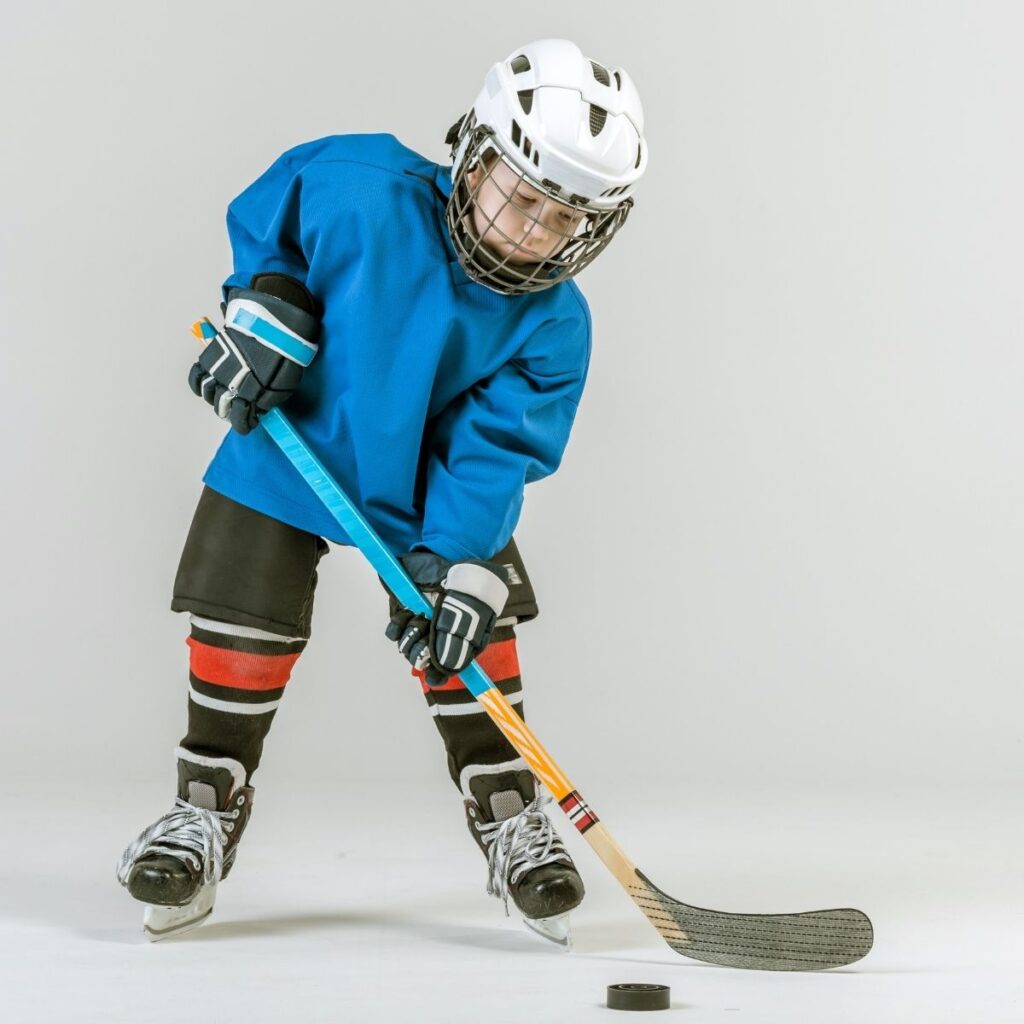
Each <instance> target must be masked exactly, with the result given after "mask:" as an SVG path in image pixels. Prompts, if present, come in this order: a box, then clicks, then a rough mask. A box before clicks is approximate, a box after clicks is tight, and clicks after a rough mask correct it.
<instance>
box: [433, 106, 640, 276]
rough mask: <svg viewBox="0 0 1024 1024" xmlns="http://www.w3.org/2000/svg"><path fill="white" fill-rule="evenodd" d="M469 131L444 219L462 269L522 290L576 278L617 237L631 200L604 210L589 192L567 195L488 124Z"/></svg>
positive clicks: (457, 147) (457, 143)
mask: <svg viewBox="0 0 1024 1024" xmlns="http://www.w3.org/2000/svg"><path fill="white" fill-rule="evenodd" d="M464 134H465V133H464V132H460V133H459V135H460V136H462V135H464ZM468 135H469V137H468V139H466V140H465V149H464V151H463V153H462V159H461V161H460V162H459V165H458V170H457V171H456V173H455V176H454V179H453V182H452V194H451V197H450V198H449V200H448V204H447V206H446V208H445V216H446V219H447V222H448V230H449V232H450V234H451V238H452V244H453V245H454V247H455V251H456V254H457V255H458V258H459V262H460V263H461V264H462V267H463V269H464V270H465V271H466V273H467V274H468V275H469V276H470V277H471V278H472V279H473V280H474V281H477V282H479V283H480V284H482V285H484V286H485V287H487V288H490V289H491V290H492V291H496V292H499V293H501V294H503V295H522V294H525V293H528V292H537V291H543V290H544V289H545V288H551V287H553V286H554V285H556V284H559V283H561V282H562V281H567V280H568V279H569V278H570V277H575V276H576V274H578V273H579V272H580V271H581V270H582V269H583V268H584V267H586V266H587V265H588V264H589V263H590V262H591V261H592V260H594V259H596V258H597V256H598V254H599V253H600V252H601V251H602V250H603V249H604V247H605V246H606V245H607V244H608V243H609V242H610V241H611V240H612V236H613V235H614V234H615V232H616V231H618V229H619V228H620V227H621V226H622V224H623V223H624V222H625V220H626V217H627V216H628V214H629V211H630V209H631V208H632V206H633V200H632V199H625V200H623V201H622V202H621V203H619V204H618V205H617V206H612V207H611V208H608V207H607V206H605V207H604V208H598V207H596V206H595V205H593V204H591V202H590V200H588V199H587V198H585V197H583V196H578V195H568V194H565V193H564V192H563V190H562V189H561V188H560V186H559V185H558V184H557V183H555V182H552V181H548V180H546V179H544V180H542V181H538V180H536V179H534V178H532V177H531V176H529V175H527V174H525V173H524V172H523V171H522V170H520V169H519V167H517V166H516V165H515V163H514V162H513V161H512V160H511V159H510V158H509V157H508V155H507V154H506V153H505V152H504V151H503V150H502V148H501V146H500V144H499V142H498V141H497V140H496V138H495V137H494V133H493V132H492V130H491V129H490V128H489V127H487V126H486V125H475V126H471V127H470V129H469V132H468ZM462 144H463V139H462V138H461V137H460V138H459V139H458V140H455V144H454V146H453V148H454V150H455V151H456V152H458V150H459V149H460V148H461V147H462ZM499 168H502V169H503V170H499ZM471 176H472V177H473V178H474V179H475V180H474V181H473V182H472V183H471V181H470V178H471ZM605 202H606V203H607V199H606V200H605Z"/></svg>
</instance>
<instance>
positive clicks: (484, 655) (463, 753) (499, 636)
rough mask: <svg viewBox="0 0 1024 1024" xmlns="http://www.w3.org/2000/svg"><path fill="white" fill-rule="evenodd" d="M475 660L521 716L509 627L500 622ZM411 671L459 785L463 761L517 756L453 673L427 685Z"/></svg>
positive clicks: (488, 761)
mask: <svg viewBox="0 0 1024 1024" xmlns="http://www.w3.org/2000/svg"><path fill="white" fill-rule="evenodd" d="M477 663H478V664H479V665H480V667H481V668H482V669H483V670H484V671H485V672H486V673H487V675H488V676H489V677H490V678H491V681H492V682H493V683H494V684H495V686H497V688H498V689H499V690H500V691H501V692H502V693H503V694H504V695H505V697H506V698H507V699H508V702H509V703H510V704H511V705H512V706H513V707H514V708H515V709H516V711H518V712H519V714H520V715H521V716H522V714H523V682H522V677H521V676H520V674H519V656H518V653H517V651H516V636H515V630H514V627H512V626H499V627H498V628H497V629H496V630H495V631H494V635H493V638H492V640H491V642H490V643H489V644H488V645H487V647H485V648H484V650H483V651H481V653H480V656H479V657H478V658H477ZM413 675H415V676H416V677H417V678H418V679H419V681H420V685H421V686H422V687H423V694H424V696H425V697H426V700H427V706H428V707H429V708H430V713H431V715H433V717H434V724H435V725H436V726H437V730H438V732H439V733H440V734H441V739H442V740H443V741H444V746H445V750H446V751H447V753H448V772H449V774H450V775H451V777H452V781H453V782H454V783H455V784H456V785H457V786H459V787H460V789H461V788H462V787H461V783H460V780H461V776H462V772H463V769H465V768H466V767H467V766H469V765H477V766H480V765H499V764H505V763H507V762H510V761H513V760H515V759H517V758H518V757H519V755H518V754H517V753H516V751H515V748H514V747H513V746H512V744H511V743H509V741H508V740H507V739H505V737H504V736H503V735H502V733H501V730H499V729H498V727H497V726H496V725H495V724H494V722H493V721H492V720H491V718H490V716H489V715H488V714H487V712H486V711H485V710H484V708H483V705H482V704H480V703H479V701H477V700H476V698H475V697H474V696H473V695H472V694H471V693H470V692H469V690H467V689H466V686H465V684H464V683H463V682H462V680H461V679H460V678H459V677H458V676H452V677H451V678H450V679H449V680H447V682H445V684H444V685H443V686H433V687H431V686H427V684H426V680H425V678H424V674H423V673H422V672H417V671H414V672H413Z"/></svg>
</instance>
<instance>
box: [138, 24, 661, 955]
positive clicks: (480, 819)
mask: <svg viewBox="0 0 1024 1024" xmlns="http://www.w3.org/2000/svg"><path fill="white" fill-rule="evenodd" d="M447 141H448V143H449V144H450V145H451V146H452V158H453V162H452V166H451V167H450V168H449V167H446V166H440V165H437V164H434V163H432V162H430V161H428V160H426V159H424V158H423V157H421V156H419V155H417V154H416V153H414V152H412V151H411V150H409V149H407V148H406V147H405V146H403V145H401V144H400V143H399V142H398V141H397V140H396V139H395V138H394V137H392V136H390V135H350V136H333V137H329V138H325V139H321V140H318V141H316V142H311V143H307V144H305V145H301V146H298V147H297V148H295V149H292V150H290V151H289V152H287V153H285V154H284V155H283V156H282V157H280V159H278V160H277V161H276V162H275V163H274V164H273V166H271V167H270V169H269V170H268V171H267V172H266V173H265V174H264V175H263V176H262V177H261V178H259V179H258V180H257V181H256V182H255V183H254V184H253V185H251V186H250V187H249V188H248V189H246V190H245V191H244V192H243V193H242V194H241V195H240V196H239V197H238V198H237V199H235V200H234V202H232V203H231V205H230V207H229V209H228V230H229V234H230V237H231V243H232V247H233V251H234V266H235V272H234V273H233V274H232V275H231V276H230V277H229V278H228V280H227V281H226V282H225V284H224V298H225V302H226V306H225V323H226V324H230V325H231V326H228V327H225V329H224V330H223V331H222V332H220V333H219V334H218V336H217V337H215V338H214V339H213V340H212V341H211V342H210V343H209V345H208V346H207V347H206V348H205V349H204V350H203V352H202V354H201V355H200V357H199V360H198V362H197V363H196V365H195V366H193V368H192V371H191V374H190V377H189V383H190V385H191V387H192V389H193V391H195V393H196V394H197V395H200V396H201V397H203V398H204V399H205V400H206V401H207V402H209V403H210V404H211V405H212V406H213V407H214V409H215V410H216V412H217V414H218V415H219V416H221V417H222V418H223V419H225V420H227V421H228V422H229V423H230V424H231V427H232V428H233V429H232V430H231V431H229V433H228V436H227V437H226V438H225V440H224V442H223V444H222V445H221V447H220V449H219V451H218V452H217V454H216V456H215V457H214V460H213V462H212V463H211V465H210V467H209V469H208V470H207V472H206V476H205V477H204V481H205V484H206V487H205V489H204V491H203V493H202V496H201V497H200V500H199V505H198V508H197V509H196V513H195V517H194V520H193V523H192V527H191V530H190V532H189V536H188V539H187V541H186V544H185V549H184V551H183V553H182V557H181V563H180V566H179V568H178V573H177V578H176V580H175V585H174V597H173V601H172V605H171V607H172V608H173V609H174V610H175V611H185V612H188V613H189V615H190V621H191V635H190V636H189V638H188V641H187V642H188V646H189V649H190V659H189V669H190V671H189V679H190V692H189V704H188V732H187V734H186V735H185V737H184V738H183V740H182V742H181V746H180V747H179V748H178V749H177V751H176V756H177V761H178V798H177V800H176V801H175V804H174V807H173V808H172V810H171V811H169V812H168V813H167V814H165V815H164V816H163V817H162V818H160V819H159V820H158V821H157V822H156V823H155V824H154V825H152V826H150V828H148V829H147V830H145V831H144V832H143V833H142V834H141V835H140V836H139V837H138V839H136V840H135V841H134V842H133V843H132V844H131V845H130V846H129V847H128V849H126V850H125V852H124V855H123V857H122V859H121V863H120V865H119V868H118V878H119V880H120V881H121V883H122V884H124V885H125V886H126V887H127V888H128V891H129V892H130V893H131V895H132V896H134V897H135V898H136V899H138V900H140V901H142V902H144V903H146V904H147V905H148V906H147V911H146V921H145V928H146V932H147V935H149V937H150V938H153V939H159V938H163V937H165V936H167V935H170V934H175V933H177V932H180V931H183V930H185V929H186V928H190V927H194V926H195V925H196V924H198V923H200V922H201V921H202V920H203V919H204V918H205V917H206V916H207V915H208V914H209V913H210V911H211V910H212V907H213V898H214V893H215V889H216V884H217V882H218V881H219V880H220V879H221V878H223V877H226V876H227V874H228V872H229V870H230V869H231V867H232V865H233V864H234V860H235V856H236V854H237V849H238V842H239V840H240V839H241V836H242V832H243V830H244V829H245V825H246V822H247V821H248V818H249V815H250V813H251V808H252V795H253V789H252V785H251V779H252V775H253V773H254V772H255V770H256V768H257V766H258V764H259V761H260V755H261V751H262V747H263V741H264V739H265V738H266V735H267V732H268V731H269V729H270V725H271V722H272V721H273V718H274V712H275V709H276V708H277V706H278V704H279V703H280V702H281V699H282V697H283V695H284V690H285V685H286V683H287V682H288V678H289V675H290V672H291V669H292V666H293V665H294V663H295V661H296V659H297V658H298V657H299V655H300V654H301V653H302V651H303V649H304V648H305V646H306V642H307V640H308V639H309V636H310V625H311V615H312V606H313V593H314V589H315V586H316V579H317V574H316V571H317V564H318V562H319V560H320V558H321V557H322V556H323V555H324V554H325V553H326V552H327V550H328V545H327V543H326V541H325V539H324V538H326V539H327V540H331V541H334V542H335V543H338V544H349V543H350V541H349V540H348V538H347V537H346V536H345V535H344V533H343V532H342V531H341V529H340V528H339V526H338V525H337V523H336V522H335V521H334V519H333V518H332V517H331V516H330V514H329V513H328V512H327V511H326V510H325V509H324V508H323V507H322V506H321V505H320V502H319V499H318V498H317V497H316V496H315V494H314V493H313V492H312V491H311V490H310V489H309V488H308V487H307V485H306V484H305V483H304V482H303V481H302V479H301V478H300V477H299V476H298V475H297V474H296V473H295V471H294V469H292V467H291V466H290V465H289V464H288V462H287V461H286V460H285V458H284V456H283V455H282V454H281V453H280V451H279V450H278V449H277V448H276V447H275V445H274V443H273V442H272V441H271V440H270V439H269V438H268V437H267V436H266V435H265V434H264V432H263V431H262V430H258V429H254V428H256V427H257V426H258V421H259V416H260V414H261V413H263V412H265V411H266V410H267V409H269V408H271V407H273V406H275V405H278V404H279V403H282V402H285V401H287V414H288V416H289V418H290V419H291V421H292V422H293V423H294V425H295V426H296V428H297V429H298V431H299V432H300V434H301V435H302V436H303V438H304V439H305V440H306V441H307V442H308V443H309V444H310V446H311V447H312V448H313V449H314V450H315V451H316V452H317V454H318V455H319V457H320V458H321V460H322V461H323V462H324V463H325V464H326V466H327V468H328V469H329V470H330V471H331V473H332V474H333V475H334V476H335V478H336V479H337V480H338V481H339V482H340V483H341V484H342V486H343V487H344V488H345V489H346V491H347V492H348V493H349V494H350V495H351V496H352V498H353V499H354V500H355V502H356V504H357V505H358V506H359V507H360V509H361V510H362V512H363V514H364V515H365V516H366V517H367V519H368V520H369V521H370V523H371V524H372V525H373V526H374V528H375V529H376V530H377V531H378V533H379V534H380V535H381V537H382V538H383V539H384V541H385V542H386V543H387V544H388V546H389V547H390V548H391V550H393V551H395V552H403V553H404V554H403V555H402V560H403V562H404V564H405V566H406V568H407V569H408V571H409V573H410V575H411V576H412V577H413V579H414V580H415V581H416V583H417V584H418V585H419V586H420V587H421V589H423V590H424V591H425V592H426V593H427V594H428V596H429V597H430V598H431V600H432V601H433V603H434V606H435V609H436V613H435V615H434V616H433V618H432V619H431V620H430V621H428V620H426V619H425V618H423V617H421V616H417V615H413V614H412V613H411V612H409V611H408V610H406V609H404V608H402V607H400V606H399V605H398V603H397V601H396V600H395V599H394V597H393V596H392V597H391V608H390V611H391V621H390V624H389V625H388V627H387V635H388V637H389V638H390V639H392V640H394V641H396V643H397V645H398V650H399V651H400V653H401V654H402V655H403V656H404V657H405V658H406V659H407V660H408V661H409V662H410V663H411V664H412V665H413V671H414V672H415V673H416V674H417V675H418V676H419V678H420V681H421V685H422V688H423V692H424V694H425V695H426V700H427V705H428V707H429V708H430V712H431V714H432V715H433V717H434V722H435V724H436V725H437V727H438V730H439V731H440V733H441V738H442V740H443V741H444V745H445V749H446V752H447V756H448V769H449V772H450V774H451V777H452V779H453V781H454V782H455V784H456V785H457V786H458V787H459V789H460V791H461V793H462V796H463V799H464V801H465V808H466V815H467V820H468V823H469V826H470V831H471V833H472V835H473V837H474V839H475V840H476V842H477V844H478V845H479V847H480V849H481V850H482V851H483V852H484V854H485V855H486V856H487V859H488V869H489V881H488V892H490V893H492V894H495V895H497V896H499V897H501V898H503V899H504V900H505V903H506V907H507V902H508V899H509V897H511V899H512V900H513V902H514V903H515V905H516V906H517V908H518V909H519V911H520V912H521V913H522V915H523V917H524V919H525V920H526V922H527V924H529V925H531V927H533V928H534V929H535V930H538V931H540V932H541V933H542V934H546V935H547V936H548V937H551V938H554V939H556V940H557V941H564V940H565V939H566V938H567V931H566V926H565V915H566V914H567V913H568V911H570V910H571V909H573V908H574V907H576V906H577V905H578V904H579V903H580V901H581V900H582V898H583V883H582V881H581V880H580V877H579V875H578V873H577V871H576V868H575V866H574V865H573V862H572V860H571V858H570V857H569V855H568V853H567V852H566V850H565V848H564V846H563V845H562V842H561V840H560V839H559V837H558V836H557V834H555V832H554V829H553V827H552V825H551V823H550V821H549V820H548V818H547V815H546V814H545V813H544V811H543V810H542V806H543V801H544V798H543V797H541V796H540V795H539V794H538V793H537V788H536V785H535V780H534V778H533V776H532V774H531V773H530V771H529V769H528V768H527V766H526V764H525V762H524V761H523V760H522V759H521V758H520V757H518V756H517V754H516V752H515V750H514V749H513V748H512V747H511V746H510V744H509V743H508V741H507V740H506V739H505V738H504V737H503V736H502V734H501V733H500V732H499V731H498V729H497V727H496V726H495V725H494V724H493V723H492V722H491V720H490V719H489V718H488V716H487V715H486V714H485V713H484V711H483V709H482V707H480V706H479V705H478V704H477V703H476V702H475V700H474V699H473V698H472V696H471V695H470V694H469V692H468V691H467V690H466V689H465V687H464V686H463V684H462V682H461V681H460V679H459V677H458V673H459V672H460V671H461V670H463V669H464V668H465V667H466V666H467V665H468V664H469V663H470V662H471V661H472V660H473V659H474V658H479V662H480V665H481V667H482V668H483V669H484V670H485V671H486V672H487V673H488V674H489V675H490V676H491V678H492V679H493V680H494V681H495V682H496V684H497V685H498V687H499V689H500V690H501V691H502V693H503V694H504V695H505V696H506V697H507V698H508V700H509V701H510V702H511V703H512V704H513V705H515V706H516V707H517V708H518V709H519V711H520V713H522V684H521V681H520V676H519V664H518V660H517V656H516V638H515V627H516V625H517V624H518V623H520V622H525V621H528V620H529V619H531V618H534V617H535V616H536V614H537V606H536V603H535V600H534V594H533V590H532V587H531V585H530V579H529V576H528V575H527V572H526V569H525V567H524V566H523V563H522V560H521V558H520V555H519V552H518V550H517V548H516V545H515V541H514V540H513V539H512V531H513V529H514V527H515V525H516V522H517V520H518V518H519V513H520V509H521V506H522V500H523V488H524V486H525V485H526V484H527V483H529V482H531V481H533V480H538V479H540V478H542V477H544V476H547V475H548V474H550V473H552V472H554V471H555V469H556V468H557V467H558V464H559V461H560V459H561V456H562V452H563V450H564V448H565V445H566V442H567V440H568V437H569V431H570V429H571V426H572V422H573V418H574V416H575V413H576V407H577V404H578V402H579V399H580V396H581V393H582V391H583V384H584V380H585V378H586V372H587V364H588V359H589V354H590V317H589V312H588V309H587V305H586V303H585V301H584V299H583V296H582V295H581V294H580V291H579V289H578V288H577V286H576V284H575V282H574V281H571V280H570V279H571V278H572V277H574V276H575V275H576V274H577V273H579V271H580V270H582V269H583V267H585V266H586V265H587V264H588V263H589V262H590V261H591V260H593V259H594V258H595V257H596V256H597V254H598V253H600V252H601V251H602V250H603V249H604V247H605V246H606V245H607V244H608V242H609V241H610V240H611V238H612V236H613V235H614V234H615V232H616V231H617V230H618V228H619V227H620V226H621V225H622V223H623V222H624V221H625V219H626V215H627V214H628V212H629V210H630V208H631V206H632V192H633V187H634V185H635V184H636V182H637V181H638V180H639V178H640V177H641V175H642V174H643V172H644V170H645V168H646V165H647V146H646V143H645V141H644V139H643V114H642V110H641V105H640V100H639V97H638V96H637V93H636V90H635V88H634V86H633V84H632V82H631V81H630V79H629V78H628V77H627V75H626V73H625V72H624V71H622V70H621V69H613V68H606V67H604V66H602V65H600V64H599V63H596V62H594V61H591V60H589V59H588V58H586V57H584V55H583V54H582V53H581V52H580V50H579V49H578V48H577V47H576V46H575V45H574V44H573V43H571V42H568V41H566V40H559V39H547V40H542V41H540V42H536V43H532V44H530V45H528V46H524V47H521V48H519V49H517V50H515V51H514V52H513V53H512V54H511V56H510V57H509V58H508V59H507V60H505V61H501V62H499V63H498V64H495V65H494V67H493V68H492V69H491V71H490V72H489V73H488V75H487V78H486V80H485V83H484V87H483V89H482V91H481V92H480V95H479V96H478V97H477V100H476V102H475V103H474V105H473V107H472V109H471V110H470V111H469V113H468V114H467V115H466V116H465V117H463V118H461V119H460V120H459V121H458V122H457V123H456V124H455V125H454V126H453V127H452V129H451V131H450V132H449V134H448V139H447ZM318 348H322V351H320V352H319V353H318ZM314 355H316V358H315V359H314V358H313V357H314Z"/></svg>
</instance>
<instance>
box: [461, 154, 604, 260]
mask: <svg viewBox="0 0 1024 1024" xmlns="http://www.w3.org/2000/svg"><path fill="white" fill-rule="evenodd" d="M488 163H490V167H489V168H488V167H487V164H488ZM466 180H467V182H468V183H469V187H470V189H471V190H472V196H473V211H472V217H473V227H474V229H475V233H476V234H477V235H478V236H479V238H480V240H481V241H482V242H483V243H484V245H486V246H487V248H488V249H490V250H491V251H492V252H493V253H495V254H496V255H497V256H498V258H499V259H500V260H503V261H507V262H508V263H512V264H516V265H517V266H522V265H523V264H529V263H541V262H543V261H544V260H546V259H549V258H550V257H552V256H554V255H556V254H557V253H558V252H559V250H560V249H562V247H563V246H564V245H565V244H566V243H567V242H569V241H570V240H571V239H572V237H573V236H574V235H575V234H576V231H577V230H578V228H579V226H580V225H581V224H582V223H583V220H584V216H585V214H584V213H582V212H581V211H579V210H573V209H572V207H570V206H566V205H564V204H563V203H559V202H556V201H555V200H554V199H551V198H550V197H548V196H546V195H545V194H544V193H543V192H541V191H539V190H538V189H535V188H534V187H533V186H532V185H530V184H529V183H528V182H527V181H526V180H525V179H524V178H523V177H522V176H521V175H520V174H519V173H518V171H514V170H513V169H512V168H511V167H509V166H508V164H506V163H505V161H504V160H495V161H494V162H493V163H491V162H490V161H487V160H481V161H480V162H479V163H478V164H477V165H476V167H474V168H473V169H472V170H471V171H469V172H468V173H467V174H466Z"/></svg>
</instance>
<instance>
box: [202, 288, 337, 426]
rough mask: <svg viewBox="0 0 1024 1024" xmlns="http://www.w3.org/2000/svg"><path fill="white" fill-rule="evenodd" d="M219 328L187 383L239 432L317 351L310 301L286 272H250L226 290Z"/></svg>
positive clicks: (294, 380)
mask: <svg viewBox="0 0 1024 1024" xmlns="http://www.w3.org/2000/svg"><path fill="white" fill-rule="evenodd" d="M221 309H222V310H223V312H224V328H223V330H221V331H218V332H217V333H216V334H215V335H214V336H213V337H212V338H211V339H210V341H209V343H208V344H207V346H206V348H204V349H203V351H202V353H200V356H199V359H198V360H197V361H196V363H195V364H194V365H193V367H192V369H191V370H190V371H189V375H188V384H189V387H190V388H191V389H192V390H193V391H194V392H195V393H196V394H197V395H199V397H200V398H203V399H205V400H206V401H207V402H209V404H210V405H212V406H213V408H214V410H215V411H216V413H217V415H218V416H220V418H221V419H224V420H227V421H228V422H229V423H230V424H231V426H232V427H234V428H235V430H237V431H238V432H239V433H240V434H248V433H249V431H250V430H253V429H255V427H256V425H257V423H258V422H259V418H260V416H261V415H262V414H263V413H265V412H266V411H267V410H268V409H272V408H273V407H274V406H275V405H280V404H281V403H282V402H284V401H285V400H286V399H288V398H289V397H290V396H291V395H292V394H293V393H294V391H295V389H296V388H297V387H298V386H299V381H301V379H302V371H303V369H304V368H305V367H307V366H308V365H309V364H310V362H312V360H313V357H314V356H315V355H316V351H317V344H316V342H317V337H318V335H319V333H320V322H319V320H318V319H317V304H316V300H315V299H314V298H313V296H312V295H311V294H310V292H309V290H308V289H307V288H306V286H305V285H304V284H302V282H301V281H298V280H296V279H295V278H294V277H289V276H288V275H287V274H276V273H265V274H256V275H255V276H254V277H253V279H252V281H251V284H250V287H249V288H231V289H230V290H229V291H228V293H227V303H226V304H225V305H224V306H222V307H221Z"/></svg>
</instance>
